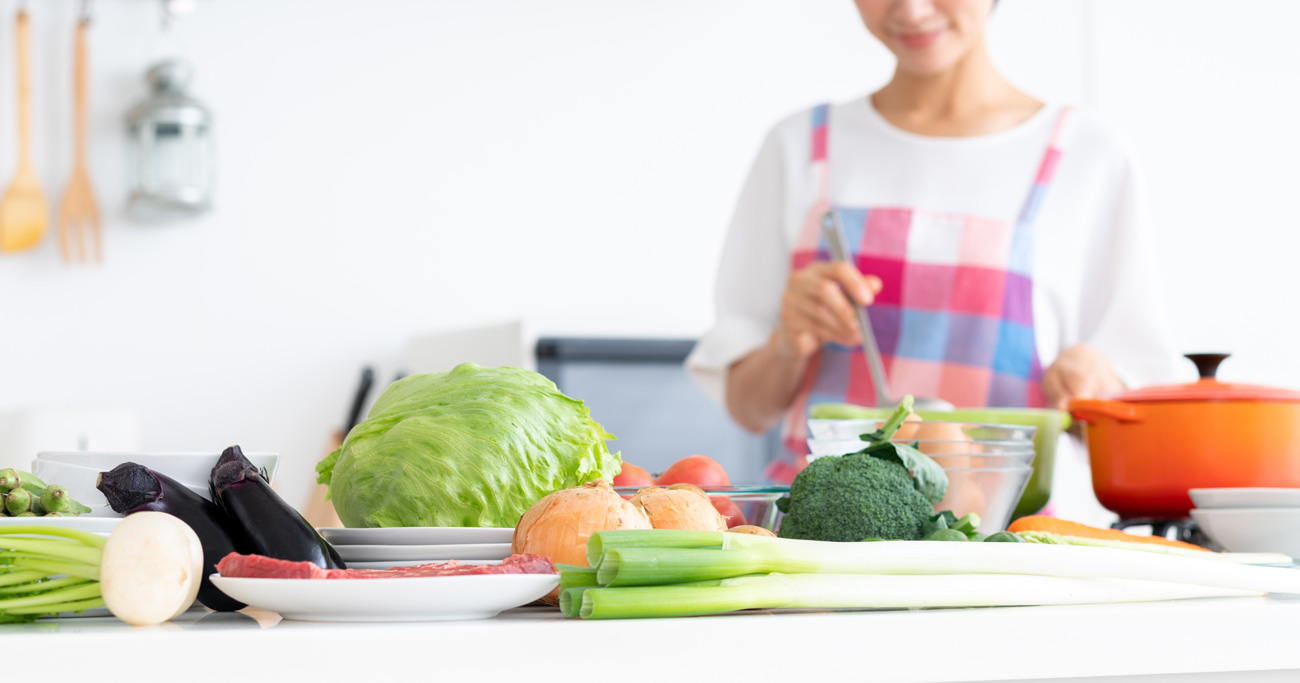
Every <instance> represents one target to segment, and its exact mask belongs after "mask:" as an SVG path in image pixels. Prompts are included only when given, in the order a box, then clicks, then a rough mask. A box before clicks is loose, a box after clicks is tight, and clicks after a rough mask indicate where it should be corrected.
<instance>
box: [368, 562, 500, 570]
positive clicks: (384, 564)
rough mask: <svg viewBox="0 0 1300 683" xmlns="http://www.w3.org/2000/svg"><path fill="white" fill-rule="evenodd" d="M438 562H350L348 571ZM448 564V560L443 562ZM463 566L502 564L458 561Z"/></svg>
mask: <svg viewBox="0 0 1300 683" xmlns="http://www.w3.org/2000/svg"><path fill="white" fill-rule="evenodd" d="M437 561H438V560H387V561H384V562H348V563H347V565H348V569H392V568H393V567H414V566H415V565H417V564H429V563H430V562H437ZM442 561H443V562H446V560H442ZM457 561H458V562H460V563H461V564H501V560H457Z"/></svg>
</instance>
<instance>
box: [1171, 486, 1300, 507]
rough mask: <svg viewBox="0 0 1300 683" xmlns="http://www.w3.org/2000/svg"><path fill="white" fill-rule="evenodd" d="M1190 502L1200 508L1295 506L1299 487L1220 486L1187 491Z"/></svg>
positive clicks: (1299, 496)
mask: <svg viewBox="0 0 1300 683" xmlns="http://www.w3.org/2000/svg"><path fill="white" fill-rule="evenodd" d="M1188 493H1189V494H1191V496H1192V502H1193V503H1195V504H1196V507H1198V508H1201V509H1203V510H1204V509H1219V508H1297V507H1300V489H1280V488H1220V489H1192V490H1190V491H1188Z"/></svg>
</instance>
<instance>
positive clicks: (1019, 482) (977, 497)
mask: <svg viewBox="0 0 1300 683" xmlns="http://www.w3.org/2000/svg"><path fill="white" fill-rule="evenodd" d="M943 471H944V474H947V475H948V495H946V496H944V498H943V500H942V501H940V502H938V503H936V504H935V506H934V509H935V510H936V511H942V510H952V512H953V514H955V515H957V516H958V517H961V516H962V515H965V514H967V513H971V512H974V513H975V514H977V515H979V517H980V525H979V531H980V532H981V533H985V534H991V533H994V532H997V531H1004V530H1005V529H1006V528H1007V524H1008V523H1010V522H1011V514H1012V512H1014V511H1015V509H1016V502H1017V501H1019V500H1020V495H1021V494H1022V493H1024V491H1025V486H1026V485H1027V484H1028V483H1029V477H1030V476H1031V475H1032V474H1033V473H1034V468H1033V467H1030V466H1028V465H1021V466H1018V467H954V468H948V467H945V468H944V469H943Z"/></svg>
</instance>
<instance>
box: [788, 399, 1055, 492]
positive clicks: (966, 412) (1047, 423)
mask: <svg viewBox="0 0 1300 683" xmlns="http://www.w3.org/2000/svg"><path fill="white" fill-rule="evenodd" d="M891 412H893V411H892V410H891V409H890V408H875V407H866V406H857V405H852V404H849V403H818V404H815V405H813V406H811V407H810V408H809V409H808V415H809V417H813V418H820V419H836V420H848V419H855V420H881V419H884V418H886V417H888V416H889V414H890V413H891ZM916 413H917V414H918V415H920V416H921V418H922V419H925V420H951V421H953V422H975V423H979V424H991V425H1028V426H1033V427H1036V428H1037V431H1035V432H1034V453H1035V455H1034V474H1033V476H1031V477H1030V478H1029V485H1028V486H1026V487H1025V493H1024V494H1023V495H1022V496H1020V502H1019V503H1018V504H1017V505H1016V511H1015V514H1016V516H1020V515H1032V514H1034V513H1035V512H1038V511H1039V510H1042V509H1043V506H1045V505H1047V500H1048V498H1050V497H1051V495H1052V477H1053V475H1054V473H1055V471H1056V446H1057V442H1058V441H1059V440H1060V439H1059V437H1060V436H1061V434H1062V432H1064V431H1065V429H1066V428H1067V427H1069V426H1070V414H1069V413H1067V412H1064V411H1060V410H1047V409H1045V408H964V409H961V410H953V411H930V410H918V411H916Z"/></svg>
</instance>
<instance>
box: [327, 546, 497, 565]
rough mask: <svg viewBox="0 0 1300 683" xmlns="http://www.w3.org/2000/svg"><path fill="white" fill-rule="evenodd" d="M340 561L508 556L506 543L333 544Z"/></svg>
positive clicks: (492, 557) (438, 560) (438, 559)
mask: <svg viewBox="0 0 1300 683" xmlns="http://www.w3.org/2000/svg"><path fill="white" fill-rule="evenodd" d="M334 549H335V550H337V551H339V557H341V558H343V561H344V562H352V561H353V560H356V561H358V562H384V561H401V562H409V561H412V560H421V561H424V562H443V561H446V560H504V559H506V558H507V557H510V544H509V543H465V544H460V545H336V546H334Z"/></svg>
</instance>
